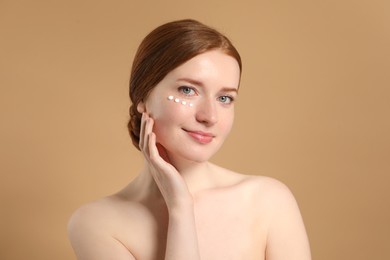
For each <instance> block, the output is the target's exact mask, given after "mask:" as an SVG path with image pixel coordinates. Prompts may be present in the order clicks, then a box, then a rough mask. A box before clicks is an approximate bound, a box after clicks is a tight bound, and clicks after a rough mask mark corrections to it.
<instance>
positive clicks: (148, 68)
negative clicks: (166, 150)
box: [127, 19, 242, 149]
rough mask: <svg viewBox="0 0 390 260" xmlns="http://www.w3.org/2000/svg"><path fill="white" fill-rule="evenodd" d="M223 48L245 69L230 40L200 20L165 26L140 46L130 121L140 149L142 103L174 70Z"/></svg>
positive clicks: (135, 67)
mask: <svg viewBox="0 0 390 260" xmlns="http://www.w3.org/2000/svg"><path fill="white" fill-rule="evenodd" d="M215 49H220V50H221V51H223V52H224V53H226V54H227V55H230V56H232V57H233V58H235V59H236V60H237V62H238V64H239V67H240V72H241V69H242V64H241V58H240V54H239V53H238V51H237V50H236V48H235V47H234V46H233V44H232V43H231V42H230V40H229V39H228V38H227V37H226V36H224V35H223V34H221V33H220V32H218V31H216V30H215V29H213V28H210V27H208V26H206V25H204V24H202V23H200V22H198V21H195V20H191V19H186V20H179V21H174V22H169V23H166V24H163V25H161V26H159V27H157V28H156V29H154V30H153V31H152V32H150V33H149V34H148V35H147V36H146V37H145V38H144V40H143V41H142V42H141V44H140V46H139V47H138V50H137V53H136V55H135V57H134V61H133V66H132V69H131V77H130V99H131V102H132V105H131V106H130V110H129V114H130V120H129V123H128V125H127V126H128V130H129V134H130V136H131V139H132V141H133V144H134V146H135V147H136V148H137V149H139V135H140V125H141V114H140V113H139V112H138V111H137V105H138V104H139V102H141V101H144V100H145V99H146V98H147V96H148V94H149V93H150V91H151V90H152V89H153V88H154V87H155V86H156V85H157V84H158V83H159V82H160V81H161V80H163V79H164V77H165V76H166V75H167V74H168V73H169V72H170V71H172V70H174V69H175V68H177V67H178V66H180V65H181V64H183V63H185V62H186V61H188V60H190V59H191V58H193V57H195V56H196V55H199V54H201V53H204V52H206V51H210V50H215Z"/></svg>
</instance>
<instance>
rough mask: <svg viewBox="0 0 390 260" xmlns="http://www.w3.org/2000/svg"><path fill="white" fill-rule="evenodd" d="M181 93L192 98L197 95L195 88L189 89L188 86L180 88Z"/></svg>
mask: <svg viewBox="0 0 390 260" xmlns="http://www.w3.org/2000/svg"><path fill="white" fill-rule="evenodd" d="M179 91H180V92H181V93H183V94H184V95H187V96H192V95H194V94H195V90H194V89H193V88H191V87H187V86H182V87H179Z"/></svg>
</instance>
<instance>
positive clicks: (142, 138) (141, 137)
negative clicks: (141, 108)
mask: <svg viewBox="0 0 390 260" xmlns="http://www.w3.org/2000/svg"><path fill="white" fill-rule="evenodd" d="M145 118H146V114H145V113H142V117H141V129H140V132H139V144H138V145H139V148H140V149H141V150H142V149H143V146H144V143H145V121H146V120H145Z"/></svg>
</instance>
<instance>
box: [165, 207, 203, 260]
mask: <svg viewBox="0 0 390 260" xmlns="http://www.w3.org/2000/svg"><path fill="white" fill-rule="evenodd" d="M176 259H177V260H183V259H186V260H200V253H199V245H198V236H197V232H196V224H195V215H194V207H193V205H192V204H189V205H188V204H187V205H185V206H182V207H178V208H176V209H174V210H171V211H170V212H169V224H168V234H167V246H166V252H165V260H176Z"/></svg>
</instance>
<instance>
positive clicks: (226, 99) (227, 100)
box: [218, 96, 234, 104]
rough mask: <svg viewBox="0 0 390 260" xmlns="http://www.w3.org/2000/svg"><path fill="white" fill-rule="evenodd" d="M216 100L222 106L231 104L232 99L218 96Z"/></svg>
mask: <svg viewBox="0 0 390 260" xmlns="http://www.w3.org/2000/svg"><path fill="white" fill-rule="evenodd" d="M218 100H219V101H220V102H222V103H224V104H230V103H232V102H233V100H234V99H233V98H232V97H229V96H220V97H219V98H218Z"/></svg>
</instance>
